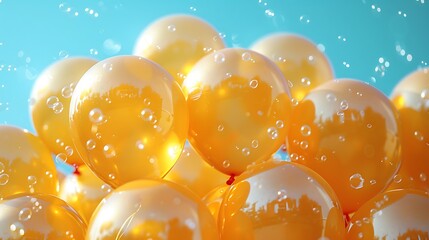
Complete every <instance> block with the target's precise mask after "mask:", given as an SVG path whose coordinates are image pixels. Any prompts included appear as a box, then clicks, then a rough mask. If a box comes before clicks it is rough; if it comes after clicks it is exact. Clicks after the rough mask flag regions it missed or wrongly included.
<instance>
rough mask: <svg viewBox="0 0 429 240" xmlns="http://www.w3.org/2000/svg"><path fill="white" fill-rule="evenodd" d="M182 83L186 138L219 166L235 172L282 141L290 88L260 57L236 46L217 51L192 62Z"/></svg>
mask: <svg viewBox="0 0 429 240" xmlns="http://www.w3.org/2000/svg"><path fill="white" fill-rule="evenodd" d="M182 87H183V92H184V94H185V97H186V98H187V102H188V108H189V121H190V122H189V136H188V139H189V142H190V143H191V144H192V146H193V147H194V148H195V149H196V150H197V152H199V153H200V154H201V156H203V157H204V159H205V160H206V161H207V162H208V163H209V164H210V165H213V166H214V167H215V168H216V169H217V170H219V171H221V172H223V173H225V174H228V175H231V176H238V175H240V174H241V173H242V172H243V171H244V170H246V167H247V166H248V165H250V164H252V163H256V162H260V161H264V160H266V159H268V158H269V157H270V156H271V154H273V153H274V152H275V151H276V150H277V149H278V148H279V147H280V146H281V145H282V143H283V142H284V138H285V135H286V132H287V129H288V125H289V113H290V108H291V104H290V97H289V96H290V95H289V88H288V86H287V84H286V81H285V79H284V78H283V76H282V74H281V72H280V70H279V69H278V68H277V66H276V65H275V64H274V63H273V62H272V61H271V60H269V59H268V58H266V57H264V56H263V55H261V54H259V53H256V52H254V51H251V50H245V49H239V48H230V49H223V50H220V51H217V52H216V53H213V54H210V55H208V56H206V57H204V58H203V59H201V60H200V61H199V62H198V63H197V64H196V65H195V66H194V68H193V69H192V71H191V72H190V73H189V75H188V77H187V78H186V79H185V81H184V82H183V86H182Z"/></svg>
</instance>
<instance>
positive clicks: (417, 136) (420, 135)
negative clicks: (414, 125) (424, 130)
mask: <svg viewBox="0 0 429 240" xmlns="http://www.w3.org/2000/svg"><path fill="white" fill-rule="evenodd" d="M414 137H416V138H417V140H419V141H423V139H424V137H423V135H422V134H421V132H419V131H415V132H414Z"/></svg>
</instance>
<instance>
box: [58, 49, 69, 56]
mask: <svg viewBox="0 0 429 240" xmlns="http://www.w3.org/2000/svg"><path fill="white" fill-rule="evenodd" d="M58 57H60V58H68V57H69V53H68V52H67V51H64V50H61V51H59V52H58Z"/></svg>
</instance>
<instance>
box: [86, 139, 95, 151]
mask: <svg viewBox="0 0 429 240" xmlns="http://www.w3.org/2000/svg"><path fill="white" fill-rule="evenodd" d="M95 146H96V143H95V141H94V140H92V139H89V140H88V141H86V149H88V150H93V149H94V148H95Z"/></svg>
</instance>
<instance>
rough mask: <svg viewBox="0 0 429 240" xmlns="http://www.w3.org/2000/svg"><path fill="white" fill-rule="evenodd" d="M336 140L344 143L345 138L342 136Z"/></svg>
mask: <svg viewBox="0 0 429 240" xmlns="http://www.w3.org/2000/svg"><path fill="white" fill-rule="evenodd" d="M338 140H340V142H345V141H346V138H345V137H344V136H343V135H340V136H338Z"/></svg>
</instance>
